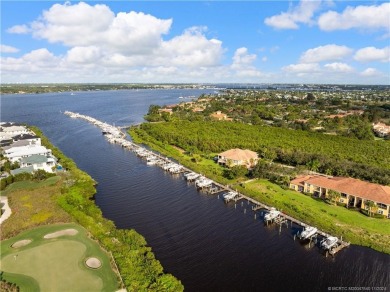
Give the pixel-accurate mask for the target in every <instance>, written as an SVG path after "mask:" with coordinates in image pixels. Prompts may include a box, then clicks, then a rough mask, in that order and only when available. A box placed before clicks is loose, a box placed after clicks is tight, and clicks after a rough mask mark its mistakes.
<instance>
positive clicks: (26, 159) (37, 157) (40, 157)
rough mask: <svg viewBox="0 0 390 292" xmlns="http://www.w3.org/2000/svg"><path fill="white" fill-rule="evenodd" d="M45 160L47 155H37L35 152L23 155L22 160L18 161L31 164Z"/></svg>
mask: <svg viewBox="0 0 390 292" xmlns="http://www.w3.org/2000/svg"><path fill="white" fill-rule="evenodd" d="M45 162H47V157H46V156H44V155H37V154H34V155H31V156H28V157H23V158H22V160H21V161H20V163H31V164H35V163H45Z"/></svg>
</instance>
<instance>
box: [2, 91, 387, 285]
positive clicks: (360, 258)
mask: <svg viewBox="0 0 390 292" xmlns="http://www.w3.org/2000/svg"><path fill="white" fill-rule="evenodd" d="M207 92H209V91H206V90H138V91H136V90H129V91H97V92H76V93H75V95H70V93H53V94H41V95H3V96H2V97H1V121H14V122H21V123H27V124H32V125H36V126H38V127H40V128H41V129H42V130H43V132H44V134H45V135H46V136H47V137H48V138H49V139H50V140H51V141H52V143H53V144H55V145H56V146H58V147H59V148H60V149H61V150H62V151H63V152H64V153H65V154H66V155H67V156H69V157H71V158H72V159H74V160H75V162H76V163H77V165H78V166H79V167H80V168H81V169H83V170H85V171H87V172H88V173H89V174H90V175H91V176H92V177H93V178H94V179H95V180H96V181H97V182H98V186H97V194H96V203H97V204H98V206H99V207H100V208H101V209H102V211H103V214H104V216H105V217H107V218H109V219H111V220H113V221H114V222H115V224H116V225H117V226H118V227H119V228H134V229H136V230H137V231H138V232H139V233H141V234H142V235H143V236H144V237H145V238H146V240H147V242H148V244H149V245H150V246H151V247H152V248H153V251H154V253H155V255H156V257H157V259H159V260H160V261H161V263H162V265H163V266H164V268H165V270H166V271H167V272H169V273H172V274H173V275H175V276H176V277H177V278H179V279H180V280H181V281H182V283H183V284H184V286H185V288H186V291H324V290H328V289H329V288H328V287H370V288H371V289H372V287H387V289H390V287H389V285H390V256H389V255H386V254H382V253H379V252H376V251H374V250H371V249H369V248H365V247H360V246H353V245H352V246H350V247H348V248H346V249H344V250H342V251H341V252H339V253H338V254H337V255H336V257H334V258H332V257H328V258H325V257H324V256H323V255H322V254H321V253H320V252H319V250H318V248H316V247H314V248H313V247H311V248H309V247H308V246H307V245H302V244H300V243H299V242H298V241H294V240H293V234H294V229H293V228H285V227H284V228H283V229H282V232H281V233H279V229H278V228H277V227H275V226H269V227H266V226H264V224H263V223H262V222H261V220H259V218H257V219H256V220H255V218H254V216H253V213H252V212H251V211H250V210H249V209H248V206H247V205H246V203H244V204H243V206H241V203H240V204H238V205H237V206H236V208H235V207H234V203H231V204H225V203H224V202H223V201H222V200H221V199H218V197H217V196H216V195H207V194H204V193H200V192H198V191H197V190H196V189H195V188H194V186H193V185H191V184H188V183H187V182H186V181H185V180H183V179H182V177H181V176H172V175H170V174H168V173H166V172H164V171H162V170H161V169H160V168H158V167H156V166H147V165H146V164H145V162H144V161H143V160H141V159H140V158H138V157H137V156H135V154H134V153H132V152H130V151H127V150H124V149H122V148H121V147H120V146H118V145H113V144H110V143H108V142H107V141H106V140H105V139H104V138H103V137H102V134H101V132H100V130H99V129H98V128H97V127H95V126H93V125H91V124H89V123H87V122H85V121H82V120H77V119H71V118H69V117H68V116H65V115H64V114H62V112H64V111H66V110H69V111H73V112H79V113H82V114H85V115H89V116H92V117H94V118H96V119H99V120H101V121H105V122H108V123H111V124H115V125H118V126H121V125H129V124H134V123H139V122H141V121H142V116H143V115H144V114H145V113H146V112H147V110H148V107H149V105H150V104H160V105H164V104H172V103H178V102H180V101H183V99H178V97H179V96H193V95H196V96H197V95H199V94H201V93H207ZM245 209H247V210H246V212H245V211H244V210H245Z"/></svg>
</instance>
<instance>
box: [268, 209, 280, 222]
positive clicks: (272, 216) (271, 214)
mask: <svg viewBox="0 0 390 292" xmlns="http://www.w3.org/2000/svg"><path fill="white" fill-rule="evenodd" d="M279 215H280V211H278V210H276V208H271V209H270V210H269V212H268V213H267V214H265V215H264V221H265V222H269V221H273V220H275V219H276V218H277V217H278V216H279Z"/></svg>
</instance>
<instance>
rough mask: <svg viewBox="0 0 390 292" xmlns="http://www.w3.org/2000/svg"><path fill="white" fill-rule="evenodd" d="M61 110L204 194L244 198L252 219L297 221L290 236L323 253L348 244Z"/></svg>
mask: <svg viewBox="0 0 390 292" xmlns="http://www.w3.org/2000/svg"><path fill="white" fill-rule="evenodd" d="M64 114H65V115H67V116H69V117H71V118H78V119H83V120H86V121H88V122H90V123H92V124H94V125H95V126H98V127H99V128H100V129H101V131H102V134H103V135H104V136H105V137H106V138H107V140H108V141H109V142H110V143H114V144H119V145H121V146H122V147H123V148H125V149H128V150H131V151H133V152H134V153H135V154H136V155H137V156H139V157H140V158H142V159H144V160H145V161H146V164H147V165H157V166H159V167H160V168H161V169H163V170H164V171H167V172H169V173H171V174H183V178H184V179H186V180H187V181H189V182H194V185H195V187H196V188H197V189H199V190H203V191H205V192H206V193H208V194H217V193H222V192H224V193H223V194H222V197H223V199H224V201H225V203H229V202H231V201H234V203H235V208H236V203H237V202H238V201H240V200H246V201H247V204H248V205H249V204H252V207H251V209H252V211H253V212H254V213H255V219H256V218H257V214H256V212H257V211H262V212H261V213H263V212H264V213H265V214H264V216H263V220H264V223H265V224H266V225H267V226H268V225H269V224H272V223H274V224H276V225H279V231H280V232H281V228H282V225H283V224H285V225H286V226H287V227H288V222H290V226H292V224H293V223H294V224H296V225H298V226H299V227H300V228H303V230H301V231H298V232H297V234H295V235H294V240H295V237H296V236H297V237H298V238H299V239H301V241H305V240H309V241H310V242H309V245H310V243H311V242H312V240H313V241H314V242H315V244H317V243H320V244H319V248H321V249H324V250H325V251H326V255H328V253H329V254H330V255H332V256H334V255H335V254H336V253H337V252H339V251H341V250H342V249H343V248H345V247H348V246H349V245H350V243H349V242H345V241H343V240H342V238H340V239H338V238H336V237H334V236H331V235H330V234H328V233H326V232H323V231H321V230H318V229H317V228H315V227H312V226H309V225H307V224H306V223H304V222H302V221H300V220H297V219H295V218H293V217H291V216H289V215H287V214H284V213H283V212H281V211H280V210H276V209H275V208H274V207H271V206H267V205H265V204H263V203H260V202H258V201H256V200H254V199H253V198H250V197H248V196H246V195H244V194H241V193H239V192H237V191H236V190H233V189H232V188H231V187H229V186H225V185H222V184H219V183H217V182H215V181H213V180H211V179H209V178H207V177H205V176H203V175H201V174H198V173H195V172H193V171H192V170H190V169H188V168H187V167H185V166H183V165H180V164H179V163H176V162H174V161H172V160H171V159H169V158H167V157H164V156H162V155H161V154H159V153H155V152H153V151H151V150H148V149H146V148H145V147H142V146H140V145H137V144H136V143H133V142H131V141H129V140H127V139H126V138H125V137H126V134H125V133H123V132H122V130H121V128H120V127H115V126H113V125H109V124H107V123H105V122H101V121H99V120H97V119H95V118H93V117H90V116H86V115H82V114H79V113H74V112H70V111H65V112H64ZM218 198H219V195H218ZM242 204H243V203H242ZM244 212H245V213H246V209H244ZM318 236H320V237H322V239H321V241H318V240H317V237H318ZM329 238H336V239H337V240H336V242H335V243H334V244H333V245H332V246H327V245H324V243H325V242H326V240H327V239H329ZM324 247H325V248H324Z"/></svg>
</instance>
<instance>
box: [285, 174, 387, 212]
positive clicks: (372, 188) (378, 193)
mask: <svg viewBox="0 0 390 292" xmlns="http://www.w3.org/2000/svg"><path fill="white" fill-rule="evenodd" d="M290 188H292V189H294V190H296V191H299V192H305V193H310V194H313V195H314V196H316V197H319V198H327V197H329V193H330V191H333V192H336V193H337V194H339V196H338V201H339V202H340V203H342V204H345V205H346V206H347V207H355V208H360V209H366V210H367V209H368V206H367V201H372V202H374V204H375V207H376V208H375V209H376V213H378V214H381V215H383V216H387V217H388V218H390V187H389V186H383V185H379V184H374V183H369V182H365V181H362V180H359V179H355V178H350V177H326V176H320V175H307V176H299V177H297V178H295V179H293V180H292V181H291V182H290Z"/></svg>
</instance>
